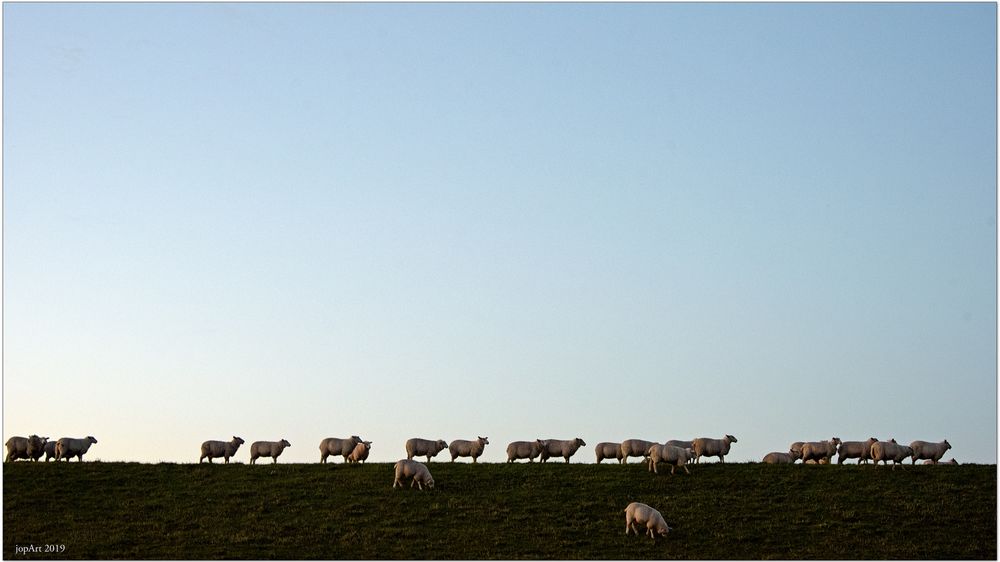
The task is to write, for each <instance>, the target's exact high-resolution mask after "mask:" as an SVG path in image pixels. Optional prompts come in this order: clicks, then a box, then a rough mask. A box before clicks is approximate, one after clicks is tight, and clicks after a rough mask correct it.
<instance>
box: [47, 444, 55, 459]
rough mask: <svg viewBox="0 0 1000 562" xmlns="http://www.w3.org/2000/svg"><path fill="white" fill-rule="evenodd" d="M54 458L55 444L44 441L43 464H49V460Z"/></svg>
mask: <svg viewBox="0 0 1000 562" xmlns="http://www.w3.org/2000/svg"><path fill="white" fill-rule="evenodd" d="M54 458H56V442H55V441H46V442H45V462H49V461H50V460H51V459H54Z"/></svg>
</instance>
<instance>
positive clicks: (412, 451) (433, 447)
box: [406, 437, 448, 462]
mask: <svg viewBox="0 0 1000 562" xmlns="http://www.w3.org/2000/svg"><path fill="white" fill-rule="evenodd" d="M447 448H448V444H447V443H445V442H444V439H438V440H437V441H431V440H430V439H420V438H419V437H414V438H412V439H407V440H406V458H407V460H413V457H423V456H426V457H427V462H431V457H435V456H437V454H438V453H440V452H441V451H443V450H444V449H447Z"/></svg>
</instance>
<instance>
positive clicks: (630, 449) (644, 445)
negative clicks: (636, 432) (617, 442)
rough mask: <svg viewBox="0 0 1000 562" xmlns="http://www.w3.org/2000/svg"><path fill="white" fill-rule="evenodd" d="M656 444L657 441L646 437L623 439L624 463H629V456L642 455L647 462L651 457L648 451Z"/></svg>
mask: <svg viewBox="0 0 1000 562" xmlns="http://www.w3.org/2000/svg"><path fill="white" fill-rule="evenodd" d="M656 444H657V443H656V442H655V441H646V440H645V439H626V440H624V441H622V464H628V458H629V457H642V458H643V461H644V462H645V461H646V460H648V459H649V457H647V456H646V451H648V450H649V448H650V447H652V446H653V445H656Z"/></svg>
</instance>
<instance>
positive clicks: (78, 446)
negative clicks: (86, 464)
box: [56, 435, 97, 462]
mask: <svg viewBox="0 0 1000 562" xmlns="http://www.w3.org/2000/svg"><path fill="white" fill-rule="evenodd" d="M95 443H97V439H94V437H93V436H92V435H88V436H87V437H85V438H83V439H74V438H72V437H63V438H61V439H60V440H58V441H56V460H57V461H58V460H62V459H66V462H69V460H70V459H71V458H73V457H76V458H77V459H78V461H79V462H83V455H84V454H85V453H86V452H87V451H89V450H90V445H91V444H95Z"/></svg>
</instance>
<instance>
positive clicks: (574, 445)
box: [539, 437, 587, 463]
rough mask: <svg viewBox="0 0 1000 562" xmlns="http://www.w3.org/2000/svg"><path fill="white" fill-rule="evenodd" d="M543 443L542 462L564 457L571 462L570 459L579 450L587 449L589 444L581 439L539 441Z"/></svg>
mask: <svg viewBox="0 0 1000 562" xmlns="http://www.w3.org/2000/svg"><path fill="white" fill-rule="evenodd" d="M539 441H541V443H542V458H541V459H540V460H541V462H545V461H547V460H549V457H562V458H564V459H566V462H567V463H568V462H569V458H570V457H572V456H573V455H575V454H576V451H577V449H579V448H580V447H586V446H587V444H586V443H584V442H583V439H580V438H579V437H577V438H575V439H566V440H563V439H545V440H541V439H540V440H539Z"/></svg>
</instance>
